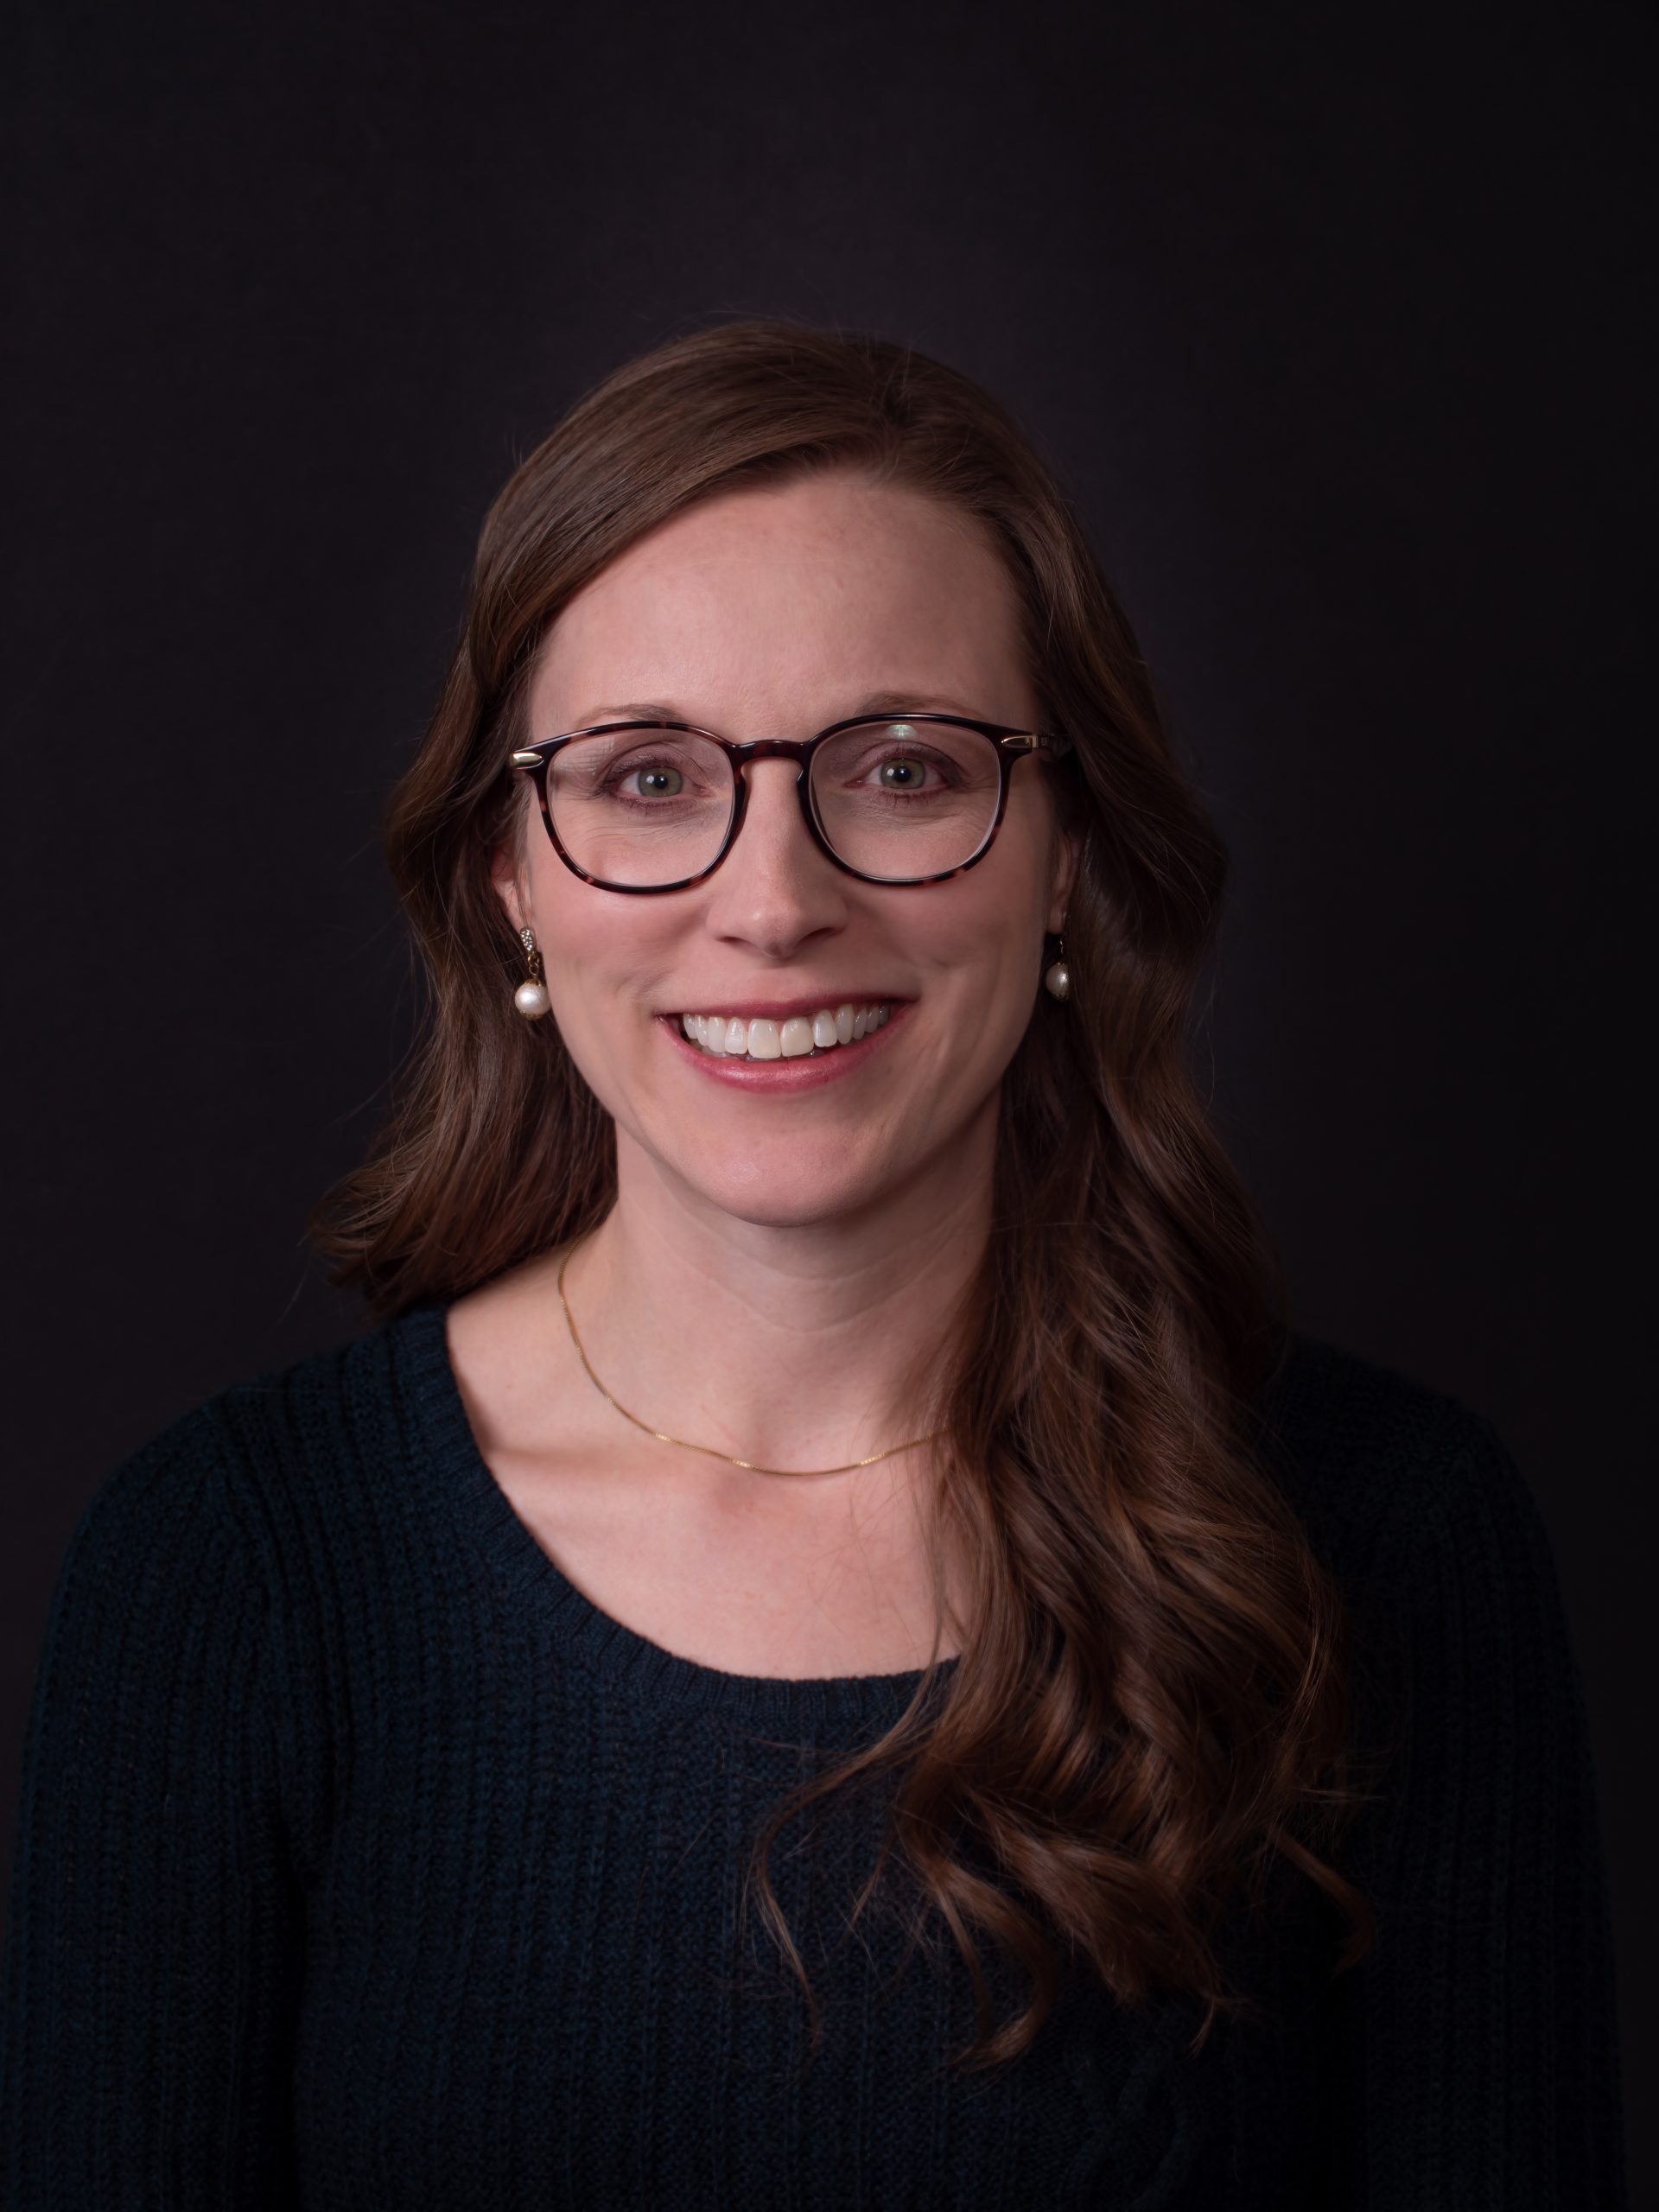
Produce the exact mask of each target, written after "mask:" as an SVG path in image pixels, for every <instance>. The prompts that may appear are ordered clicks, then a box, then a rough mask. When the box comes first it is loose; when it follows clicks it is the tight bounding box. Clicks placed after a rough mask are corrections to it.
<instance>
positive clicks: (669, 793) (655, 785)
mask: <svg viewBox="0 0 1659 2212" xmlns="http://www.w3.org/2000/svg"><path fill="white" fill-rule="evenodd" d="M632 772H633V773H634V774H635V775H636V776H638V777H639V791H640V796H641V797H642V798H677V796H678V795H679V793H680V792H681V791H683V789H684V788H685V778H684V777H683V775H682V774H681V773H680V772H679V770H678V769H677V768H671V767H670V766H667V764H666V763H663V764H661V765H659V766H655V767H651V768H636V769H634V770H633V771H632ZM624 780H625V781H626V778H625V779H624Z"/></svg>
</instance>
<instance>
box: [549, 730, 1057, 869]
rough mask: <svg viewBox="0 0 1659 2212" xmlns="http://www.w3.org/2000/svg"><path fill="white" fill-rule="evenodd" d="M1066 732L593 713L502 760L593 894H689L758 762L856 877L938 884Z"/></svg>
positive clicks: (981, 839) (977, 851)
mask: <svg viewBox="0 0 1659 2212" xmlns="http://www.w3.org/2000/svg"><path fill="white" fill-rule="evenodd" d="M1070 749H1071V744H1070V741H1069V740H1068V739H1066V738H1065V737H1061V736H1058V735H1056V734H1052V733H1045V732H1043V731H1040V730H1022V729H1009V728H1007V727H1006V726H1005V725H1004V724H1002V723H1001V722H977V721H963V720H962V718H961V717H960V716H958V715H934V714H915V715H902V716H891V715H888V716H882V717H878V718H876V719H874V720H872V719H870V718H868V717H858V718H855V719H854V720H852V721H841V722H831V724H830V725H829V728H828V729H823V730H820V731H819V732H818V734H817V736H816V737H809V738H804V739H800V740H794V739H790V738H781V737H761V738H755V739H753V740H752V741H750V742H749V743H748V744H747V745H734V743H732V741H730V740H729V739H728V738H724V737H717V736H716V735H715V733H714V731H713V730H707V729H698V728H696V726H695V725H694V724H693V723H690V722H667V721H622V722H601V723H597V724H595V725H594V727H593V728H588V729H573V730H569V731H567V732H566V733H565V734H563V736H560V737H542V738H537V740H536V741H535V743H534V744H533V745H527V746H524V747H521V748H520V749H519V750H518V751H517V752H515V753H513V755H512V766H514V767H515V768H520V769H523V770H524V772H525V774H527V775H528V776H530V777H531V779H533V780H534V783H535V785H536V795H537V798H538V799H539V800H540V802H541V809H542V820H543V823H545V825H546V828H547V834H548V836H549V837H550V838H551V840H552V842H553V849H554V850H555V851H556V853H557V854H558V855H559V858H560V859H561V860H562V861H563V862H564V864H565V866H566V867H567V868H569V870H570V871H571V873H572V874H575V875H579V876H581V878H582V880H583V882H584V883H591V884H593V885H594V887H596V888H597V889H599V890H601V891H639V892H656V891H683V890H685V889H686V888H687V887H689V886H690V885H691V884H693V883H700V882H701V881H702V879H703V877H704V876H706V875H710V874H713V873H714V871H715V868H718V867H719V866H720V863H721V861H723V860H724V859H725V857H726V855H727V854H728V852H730V850H731V849H732V846H733V844H734V842H735V841H736V837H737V834H738V831H739V830H740V829H741V828H742V827H743V814H744V809H745V808H746V806H747V804H748V796H749V784H748V778H747V776H745V775H742V774H741V773H740V771H741V769H742V768H743V767H744V766H745V765H746V764H747V762H749V761H752V760H792V761H794V763H795V766H796V791H797V794H798V798H799V799H800V804H801V814H802V817H803V819H804V822H805V823H806V826H807V829H808V830H809V832H810V835H811V837H812V840H813V842H814V843H815V844H816V845H817V848H818V849H819V851H820V852H822V853H823V855H825V857H826V858H827V859H829V861H833V862H834V864H835V866H836V868H841V869H842V870H843V871H844V872H845V873H846V874H848V875H855V876H858V877H860V878H861V880H863V881H864V882H866V883H943V882H944V881H945V880H946V879H947V878H948V877H950V876H953V875H960V874H961V873H962V871H963V868H972V867H973V866H974V865H975V863H976V861H982V860H983V859H984V857H985V855H986V854H987V853H988V852H989V850H990V849H991V844H992V841H993V840H994V839H995V836H996V833H997V831H998V829H1001V825H1002V817H1003V814H1004V812H1005V811H1006V810H1007V803H1008V780H1009V778H1010V777H1011V776H1012V775H1013V773H1014V767H1015V766H1016V764H1017V763H1018V762H1019V761H1020V760H1021V759H1022V758H1023V757H1024V756H1025V755H1026V754H1027V753H1037V752H1048V753H1053V754H1055V755H1056V756H1058V755H1059V754H1061V753H1066V752H1069V751H1070Z"/></svg>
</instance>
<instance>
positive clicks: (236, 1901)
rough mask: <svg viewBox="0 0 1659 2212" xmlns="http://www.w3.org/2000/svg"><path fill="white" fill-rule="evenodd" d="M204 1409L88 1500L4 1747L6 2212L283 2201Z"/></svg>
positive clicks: (246, 1599) (274, 1813) (270, 1827)
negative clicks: (9, 1844)
mask: <svg viewBox="0 0 1659 2212" xmlns="http://www.w3.org/2000/svg"><path fill="white" fill-rule="evenodd" d="M257 1568H258V1562H257V1557H256V1554H255V1550H254V1548H253V1546H252V1545H251V1542H250V1541H249V1539H248V1537H247V1536H246V1535H245V1531H244V1529H243V1528H242V1527H241V1526H240V1525H239V1524H238V1518H237V1516H236V1513H235V1510H234V1509H233V1505H232V1496H231V1491H230V1489H229V1486H228V1484H227V1481H226V1471H225V1467H224V1465H223V1464H222V1462H221V1457H220V1452H219V1445H218V1438H217V1432H216V1428H215V1425H214V1421H213V1414H212V1412H211V1408H202V1409H200V1411H198V1412H197V1413H195V1414H190V1415H188V1416H187V1417H186V1418H185V1419H184V1420H182V1421H179V1422H177V1423H175V1425H174V1427H171V1428H170V1429H168V1430H167V1431H166V1432H164V1433H162V1435H161V1436H159V1437H157V1438H156V1439H155V1440H153V1441H152V1442H151V1443H150V1444H149V1445H147V1446H144V1447H143V1449H142V1450H141V1451H139V1452H137V1453H136V1454H135V1455H134V1456H133V1457H132V1458H131V1459H129V1460H128V1461H126V1462H125V1463H124V1465H122V1466H120V1467H119V1468H118V1470H117V1471H116V1472H115V1473H114V1474H113V1475H112V1476H111V1477H110V1478H108V1479H107V1480H106V1481H105V1484H104V1485H103V1487H102V1488H101V1489H100V1490H99V1491H98V1492H97V1493H96V1494H95V1495H94V1497H93V1498H92V1503H90V1504H89V1506H88V1507H87V1509H86V1512H85V1513H84V1515H83V1516H82V1517H81V1520H80V1522H79V1525H78V1527H77V1528H76V1529H75V1532H74V1534H73V1536H72V1538H71V1540H70V1543H69V1547H68V1549H67V1553H66V1554H65V1557H64V1560H63V1564H62V1566H61V1568H60V1572H59V1576H58V1580H57V1583H56V1586H55V1589H54V1595H53V1599H52V1604H51V1608H50V1611H49V1614H48V1624H47V1629H46V1634H45V1637H44V1641H43V1643H42V1645H41V1653H40V1658H39V1662H38V1665H37V1669H36V1673H35V1687H34V1693H33V1699H32V1703H31V1707H30V1711H29V1726H28V1732H27V1736H26V1738H25V1744H24V1752H23V1767H22V1795H21V1798H20V1802H19V1813H18V1821H17V1827H16V1855H15V1859H14V1866H13V1872H12V1881H11V1893H10V1909H9V1919H8V1928H7V1953H6V1967H5V1978H4V1998H3V2013H0V2200H3V2202H5V2203H6V2204H7V2205H8V2206H9V2207H14V2208H16V2212H71V2208H72V2207H73V2212H86V2208H87V2207H89V2206H92V2205H96V2206H98V2207H99V2212H128V2208H130V2212H137V2208H139V2207H140V2206H142V2207H143V2208H144V2212H195V2208H201V2212H207V2208H210V2207H211V2208H213V2212H224V2208H226V2207H227V2206H231V2205H235V2206H236V2207H238V2212H249V2209H250V2208H257V2207H260V2206H276V2205H279V2204H280V2205H291V2204H292V2203H294V2202H296V2201H297V2193H296V2190H295V2187H294V2183H293V2170H292V2158H291V2152H290V2133H291V2131H290V2127H289V2116H288V2115H289V2072H290V2058H289V2053H290V2049H291V2044H292V2036H293V2021H294V2015H295V2012H296V2002H297V1986H298V1976H299V1968H300V1957H301V1924H300V1917H299V1914H300V1904H299V1898H298V1895H297V1892H296V1885H295V1882H294V1880H293V1878H292V1875H291V1872H290V1869H289V1862H288V1858H287V1854H286V1852H285V1847H284V1840H283V1832H282V1827H281V1822H280V1821H279V1818H278V1807H277V1786H276V1771H277V1754H276V1748H275V1745H276V1738H275V1732H274V1729H273V1726H272V1721H271V1713H270V1630H271V1627H272V1619H273V1608H272V1607H271V1605H270V1603H269V1602H268V1593H267V1591H266V1589H265V1587H264V1580H263V1578H262V1576H261V1574H260V1573H259V1572H258V1571H257Z"/></svg>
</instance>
